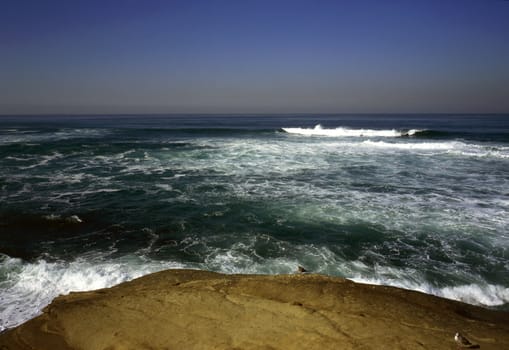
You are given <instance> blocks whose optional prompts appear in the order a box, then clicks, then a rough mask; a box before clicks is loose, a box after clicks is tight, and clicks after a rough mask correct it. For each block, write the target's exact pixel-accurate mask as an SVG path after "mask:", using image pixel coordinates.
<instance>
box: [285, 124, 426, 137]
mask: <svg viewBox="0 0 509 350" xmlns="http://www.w3.org/2000/svg"><path fill="white" fill-rule="evenodd" d="M283 131H285V132H287V133H289V134H298V135H307V136H328V137H404V136H414V135H416V134H418V133H421V132H424V131H425V130H417V129H410V130H396V129H391V130H375V129H350V128H345V127H338V128H335V129H325V128H323V127H322V126H321V125H320V124H318V125H316V126H315V127H314V128H283Z"/></svg>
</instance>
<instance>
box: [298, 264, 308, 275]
mask: <svg viewBox="0 0 509 350" xmlns="http://www.w3.org/2000/svg"><path fill="white" fill-rule="evenodd" d="M297 272H298V273H304V272H308V270H306V269H305V268H303V267H302V266H300V265H299V267H297Z"/></svg>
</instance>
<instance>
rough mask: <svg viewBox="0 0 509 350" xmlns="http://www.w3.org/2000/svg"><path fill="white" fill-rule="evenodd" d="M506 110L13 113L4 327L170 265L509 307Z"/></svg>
mask: <svg viewBox="0 0 509 350" xmlns="http://www.w3.org/2000/svg"><path fill="white" fill-rule="evenodd" d="M508 221H509V116H508V115H466V116H461V115H454V116H450V115H430V116H427V115H396V116H393V115H318V116H313V115H298V116H294V115H273V116H269V115H264V116H258V115H250V116H248V115H243V116H235V115H228V116H221V115H214V116H199V115H182V116H177V115H171V116H24V117H19V116H17V117H14V116H13V117H8V116H0V312H1V317H0V329H3V328H6V327H11V326H13V325H16V324H18V323H20V322H23V321H25V320H26V319H28V318H30V317H32V316H34V315H36V314H37V313H38V312H40V310H41V309H42V308H43V307H44V306H45V305H46V304H47V303H49V302H50V301H51V299H52V298H54V297H55V296H56V295H58V294H63V293H68V292H69V291H71V290H89V289H95V288H102V287H107V286H111V285H114V284H117V283H120V282H122V281H126V280H129V279H132V278H135V277H139V276H142V275H144V274H147V273H150V272H153V271H157V270H161V269H166V268H198V269H206V270H212V271H219V272H226V273H268V274H276V273H292V272H294V271H295V270H296V268H297V266H298V265H302V266H304V267H306V268H307V269H308V270H310V271H313V272H318V273H324V274H330V275H336V276H343V277H347V278H351V279H353V280H356V281H361V282H369V283H378V284H386V285H393V286H400V287H404V288H409V289H414V290H420V291H424V292H426V293H430V294H435V295H439V296H443V297H447V298H451V299H456V300H462V301H465V302H468V303H472V304H478V305H484V306H490V307H491V306H492V307H502V308H504V307H507V304H508V303H509V229H508V228H507V227H508Z"/></svg>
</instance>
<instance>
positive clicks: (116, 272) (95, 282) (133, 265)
mask: <svg viewBox="0 0 509 350" xmlns="http://www.w3.org/2000/svg"><path fill="white" fill-rule="evenodd" d="M0 262H1V265H0V266H1V268H2V270H4V271H6V272H4V273H7V274H8V276H9V280H7V281H3V282H1V283H0V292H1V294H0V314H1V315H2V317H1V318H0V332H1V331H2V330H5V329H6V328H10V327H14V326H16V325H18V324H20V323H22V322H25V321H27V320H28V319H30V318H32V317H35V316H36V315H38V314H39V313H40V312H41V310H42V309H43V308H44V307H45V306H46V305H48V304H49V303H50V302H51V300H53V299H54V298H55V297H56V296H58V295H61V294H67V293H69V292H71V291H87V290H95V289H100V288H106V287H111V286H113V285H116V284H119V283H121V282H125V281H129V280H131V279H134V278H137V277H141V276H143V275H146V274H148V273H152V272H156V271H160V270H164V269H168V268H181V267H182V264H179V263H173V262H157V261H149V262H147V261H145V260H144V259H141V258H139V257H135V256H132V257H124V258H122V259H119V260H116V261H94V262H92V261H88V260H85V259H82V258H80V259H76V260H75V261H73V262H46V261H44V260H39V261H37V262H35V263H23V262H22V261H21V260H20V259H15V258H10V257H6V256H2V259H1V260H0Z"/></svg>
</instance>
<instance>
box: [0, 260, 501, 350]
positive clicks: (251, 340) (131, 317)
mask: <svg viewBox="0 0 509 350" xmlns="http://www.w3.org/2000/svg"><path fill="white" fill-rule="evenodd" d="M457 331H459V332H462V333H463V334H465V335H466V336H467V337H468V338H469V339H470V340H471V341H472V342H474V343H476V344H478V345H479V347H480V349H486V350H488V349H509V313H506V312H495V311H490V310H486V309H482V308H478V307H474V306H470V305H466V304H462V303H459V302H454V301H450V300H445V299H441V298H437V297H433V296H429V295H426V294H422V293H417V292H411V291H406V290H401V289H397V288H391V287H382V286H371V285H363V284H356V283H354V282H351V281H348V280H344V279H340V278H332V277H327V276H321V275H311V274H296V275H279V276H260V275H222V274H217V273H212V272H206V271H194V270H168V271H163V272H159V273H155V274H152V275H148V276H145V277H142V278H139V279H136V280H133V281H131V282H127V283H123V284H121V285H118V286H116V287H113V288H109V289H103V290H98V291H93V292H83V293H71V294H70V295H66V296H60V297H58V298H56V299H55V300H54V301H53V302H52V303H51V305H49V306H48V307H47V308H46V309H45V312H44V313H43V314H42V315H41V316H39V317H36V318H34V319H32V320H30V321H28V322H26V323H25V324H23V325H21V326H19V327H17V328H14V329H11V330H9V331H7V332H4V333H2V334H0V349H10V350H17V349H38V350H61V349H66V350H67V349H105V350H106V349H108V350H113V349H118V350H120V349H456V348H457V346H456V344H455V342H454V340H453V337H454V334H455V333H456V332H457Z"/></svg>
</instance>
